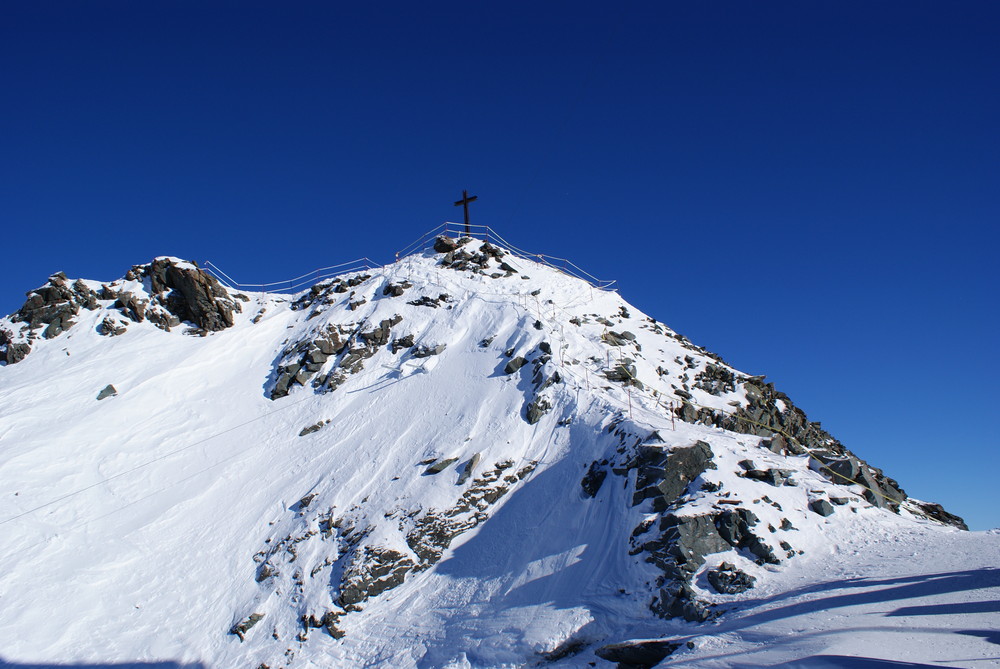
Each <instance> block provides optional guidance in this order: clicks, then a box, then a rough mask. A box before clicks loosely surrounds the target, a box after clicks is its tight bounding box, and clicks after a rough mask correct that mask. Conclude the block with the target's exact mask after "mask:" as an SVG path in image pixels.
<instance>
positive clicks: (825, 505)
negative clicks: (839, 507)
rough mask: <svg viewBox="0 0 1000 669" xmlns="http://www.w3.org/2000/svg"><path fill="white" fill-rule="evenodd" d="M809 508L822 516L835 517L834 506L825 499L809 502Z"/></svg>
mask: <svg viewBox="0 0 1000 669" xmlns="http://www.w3.org/2000/svg"><path fill="white" fill-rule="evenodd" d="M809 508H810V509H812V510H813V511H815V512H816V513H818V514H819V515H821V516H832V515H833V505H832V504H830V503H829V502H828V501H826V500H825V499H816V500H813V501H811V502H809Z"/></svg>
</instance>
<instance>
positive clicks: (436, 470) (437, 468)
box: [424, 458, 458, 476]
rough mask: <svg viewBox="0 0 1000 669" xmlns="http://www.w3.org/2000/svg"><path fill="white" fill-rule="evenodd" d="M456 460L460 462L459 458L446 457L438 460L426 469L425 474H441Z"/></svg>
mask: <svg viewBox="0 0 1000 669" xmlns="http://www.w3.org/2000/svg"><path fill="white" fill-rule="evenodd" d="M456 462H458V458H446V459H444V460H439V461H436V462H434V463H433V464H432V465H431V466H430V467H428V468H427V469H426V470H425V471H424V476H434V475H435V474H440V473H441V472H443V471H444V470H445V469H447V468H448V467H450V466H451V465H453V464H455V463H456Z"/></svg>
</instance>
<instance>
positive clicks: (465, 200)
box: [455, 190, 478, 237]
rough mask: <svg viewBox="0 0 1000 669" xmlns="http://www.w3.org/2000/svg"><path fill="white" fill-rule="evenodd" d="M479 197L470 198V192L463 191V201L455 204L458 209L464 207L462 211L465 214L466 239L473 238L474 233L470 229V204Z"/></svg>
mask: <svg viewBox="0 0 1000 669" xmlns="http://www.w3.org/2000/svg"><path fill="white" fill-rule="evenodd" d="M477 197H478V196H477V195H473V196H472V197H469V191H467V190H463V191H462V199H461V200H459V201H458V202H456V203H455V206H456V207H462V210H463V211H464V212H465V236H466V237H471V236H472V231H471V230H470V229H469V203H470V202H473V201H475V199H476V198H477Z"/></svg>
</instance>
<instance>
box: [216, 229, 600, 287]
mask: <svg viewBox="0 0 1000 669" xmlns="http://www.w3.org/2000/svg"><path fill="white" fill-rule="evenodd" d="M465 227H466V226H465V225H464V224H461V223H452V222H445V223H442V224H441V225H438V226H436V227H434V228H432V229H430V230H428V231H427V232H425V233H424V234H422V235H421V236H420V237H418V238H417V239H415V240H414V241H412V242H411V243H409V244H407V245H406V246H404V247H403V248H402V249H400V250H399V251H396V257H395V260H400V259H402V258H405V257H407V256H411V255H414V254H416V253H421V252H423V251H425V250H427V249H428V248H430V247H431V246H432V245H433V244H434V240H436V239H437V238H438V237H440V236H445V237H472V238H473V239H477V238H482V239H483V240H484V241H487V242H490V243H495V244H496V245H497V246H501V247H503V248H504V249H505V250H506V251H509V252H510V254H511V255H513V256H514V257H517V258H521V259H523V260H530V261H533V262H537V263H541V264H543V265H545V266H547V267H549V268H551V269H554V270H556V271H558V272H561V273H563V274H566V275H568V276H572V277H574V278H577V279H582V280H583V281H586V282H587V283H589V284H590V285H591V286H593V287H594V288H597V289H599V290H611V286H612V285H613V284H614V283H615V281H614V280H611V281H607V280H603V279H598V278H597V277H595V276H594V275H593V274H591V273H589V272H587V271H586V270H584V269H582V268H581V267H579V266H578V265H576V264H574V263H573V262H571V261H570V260H567V259H566V258H559V257H557V256H550V255H547V254H544V253H531V252H530V251H525V250H524V249H521V248H518V247H516V246H514V245H513V244H511V243H510V242H508V241H507V240H506V239H504V238H503V237H501V236H500V235H499V234H497V232H496V231H495V230H493V229H492V228H490V227H489V226H487V225H477V224H470V225H469V226H468V227H469V234H468V235H467V234H466V233H465ZM384 267H385V264H384V263H377V262H375V261H374V260H372V259H371V258H367V257H363V258H357V259H355V260H351V261H349V262H345V263H340V264H337V265H330V266H329V267H321V268H318V269H314V270H312V271H311V272H307V273H305V274H303V275H301V276H297V277H295V278H293V279H286V280H284V281H272V282H270V283H242V282H239V281H236V280H235V279H233V278H232V277H231V276H230V275H229V274H227V273H226V272H224V271H223V270H222V269H221V268H220V267H219V266H218V265H216V264H215V263H213V262H212V261H210V260H209V261H206V262H205V263H204V269H205V270H206V271H208V272H209V273H210V274H211V275H212V276H214V277H215V278H216V279H218V280H219V281H220V282H221V283H222V284H223V285H225V286H226V287H227V288H230V289H233V290H246V291H255V292H261V293H293V292H296V291H298V290H301V289H303V288H307V287H309V286H312V285H314V284H316V283H318V282H320V281H323V280H324V279H329V278H332V277H335V276H341V275H343V274H350V273H352V272H363V271H369V270H374V269H379V268H384Z"/></svg>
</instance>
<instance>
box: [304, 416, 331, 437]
mask: <svg viewBox="0 0 1000 669" xmlns="http://www.w3.org/2000/svg"><path fill="white" fill-rule="evenodd" d="M328 422H329V421H324V420H321V421H319V422H318V423H314V424H313V425H310V426H309V427H304V428H302V430H301V431H300V432H299V436H300V437H304V436H306V435H307V434H312V433H313V432H319V431H320V430H322V429H323V426H324V425H326V424H327V423H328Z"/></svg>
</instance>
